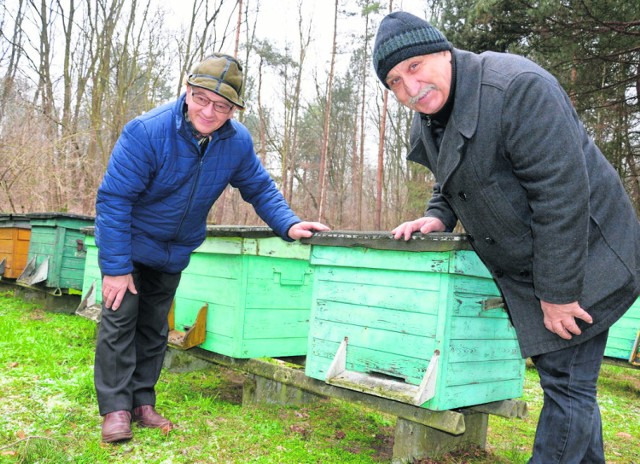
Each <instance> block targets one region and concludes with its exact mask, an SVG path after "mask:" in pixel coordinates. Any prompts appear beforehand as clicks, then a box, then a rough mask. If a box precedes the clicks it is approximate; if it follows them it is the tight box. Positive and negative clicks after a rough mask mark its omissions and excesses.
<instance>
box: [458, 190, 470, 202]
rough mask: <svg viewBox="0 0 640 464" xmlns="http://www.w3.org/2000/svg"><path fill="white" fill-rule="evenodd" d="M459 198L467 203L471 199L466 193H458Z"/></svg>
mask: <svg viewBox="0 0 640 464" xmlns="http://www.w3.org/2000/svg"><path fill="white" fill-rule="evenodd" d="M458 197H460V199H461V200H462V201H467V199H468V198H469V197H468V196H467V193H466V192H458Z"/></svg>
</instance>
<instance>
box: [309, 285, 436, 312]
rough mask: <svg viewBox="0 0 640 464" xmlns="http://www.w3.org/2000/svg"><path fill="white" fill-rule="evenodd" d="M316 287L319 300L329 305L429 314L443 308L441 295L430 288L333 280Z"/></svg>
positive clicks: (316, 297)
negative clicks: (384, 285)
mask: <svg viewBox="0 0 640 464" xmlns="http://www.w3.org/2000/svg"><path fill="white" fill-rule="evenodd" d="M316 286H317V288H316V289H315V290H316V291H315V301H316V302H317V303H319V302H321V301H323V302H325V303H324V304H326V305H327V307H329V308H331V304H332V303H346V304H352V305H362V306H366V307H377V308H387V309H393V310H397V311H402V312H416V313H425V314H438V313H439V311H440V307H439V304H440V299H439V294H438V293H436V292H433V291H429V290H420V289H409V288H393V289H390V288H386V287H379V286H375V285H367V284H354V283H349V282H332V283H331V285H321V284H319V283H317V284H316Z"/></svg>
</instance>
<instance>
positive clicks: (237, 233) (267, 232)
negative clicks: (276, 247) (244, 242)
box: [207, 225, 277, 238]
mask: <svg viewBox="0 0 640 464" xmlns="http://www.w3.org/2000/svg"><path fill="white" fill-rule="evenodd" d="M207 237H242V238H270V237H277V235H276V234H275V232H274V231H273V230H272V229H271V228H269V227H266V226H234V225H220V226H211V225H208V226H207Z"/></svg>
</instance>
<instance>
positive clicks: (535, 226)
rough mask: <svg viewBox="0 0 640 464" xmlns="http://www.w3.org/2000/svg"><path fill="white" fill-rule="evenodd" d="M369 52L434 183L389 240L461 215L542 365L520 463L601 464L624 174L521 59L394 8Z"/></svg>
mask: <svg viewBox="0 0 640 464" xmlns="http://www.w3.org/2000/svg"><path fill="white" fill-rule="evenodd" d="M373 61H374V68H375V70H376V73H377V75H378V77H379V79H380V80H381V81H382V83H383V84H384V85H385V86H386V87H387V88H389V89H390V90H391V91H392V92H393V93H394V94H395V96H396V98H397V99H398V101H399V102H400V103H402V104H404V105H406V106H407V107H409V108H411V109H413V110H414V111H415V115H414V120H413V126H412V130H411V140H410V142H411V151H410V153H409V156H408V159H410V160H412V161H415V162H418V163H420V164H423V165H425V166H426V167H428V168H429V169H430V170H431V171H432V172H433V173H434V175H435V179H436V184H435V186H434V189H433V195H432V198H431V199H430V200H429V203H428V205H427V209H426V212H425V215H424V217H422V218H419V219H416V220H414V221H409V222H405V223H403V224H401V225H400V226H398V227H397V228H395V229H394V230H393V234H394V237H395V238H396V239H404V240H408V239H409V238H410V237H411V234H412V233H414V232H421V233H425V234H426V233H429V232H442V231H452V230H453V228H454V227H455V225H456V223H457V221H458V220H459V221H460V222H461V223H462V225H463V226H464V228H465V231H466V232H467V233H468V234H469V240H470V241H471V243H472V245H473V247H474V249H475V250H476V252H477V253H478V255H479V256H480V258H481V259H482V260H483V261H484V263H485V264H486V265H487V267H488V268H489V270H490V271H491V272H492V275H493V277H494V279H495V281H496V283H497V284H498V286H499V287H500V290H501V292H502V294H503V297H504V300H505V302H506V305H507V308H508V311H509V314H510V317H511V320H512V322H513V325H514V327H515V329H516V332H517V335H518V341H519V344H520V350H521V353H522V356H523V357H531V359H532V360H533V362H534V364H535V366H536V368H537V370H538V373H539V374H540V384H541V386H542V388H543V391H544V406H543V408H542V412H541V415H540V421H539V423H538V427H537V431H536V437H535V441H534V445H533V454H532V457H531V460H530V461H529V462H530V463H541V464H551V463H603V462H605V460H604V449H603V448H604V447H603V443H602V427H601V420H600V412H599V408H598V403H597V399H596V382H597V379H598V374H599V371H600V365H601V361H602V357H603V353H604V349H605V345H606V341H607V334H608V329H609V327H610V326H611V325H612V324H613V323H614V322H615V321H616V320H618V319H619V318H620V316H622V315H623V314H624V312H625V311H626V310H627V309H628V308H629V306H631V304H632V303H633V302H634V301H635V299H636V298H637V297H638V294H639V293H640V280H639V273H638V267H639V266H640V225H639V222H638V219H637V216H636V213H635V211H634V208H633V206H632V204H631V202H630V200H629V197H628V196H627V194H626V192H625V190H624V187H623V186H622V183H621V181H620V178H619V177H618V175H617V173H616V172H615V170H614V169H613V167H612V166H611V165H610V164H609V163H608V162H607V160H606V158H605V157H604V156H603V154H602V153H601V152H600V150H599V149H598V147H597V146H596V145H595V144H594V142H593V140H592V139H591V138H590V137H589V135H588V134H587V132H586V130H585V128H584V127H583V125H582V123H581V122H580V120H579V119H578V116H577V114H576V112H575V110H574V108H573V106H572V104H571V101H570V100H569V98H568V96H567V94H566V93H565V92H564V90H563V89H562V87H561V86H560V84H559V83H558V82H557V81H556V79H555V78H554V77H553V76H552V75H551V74H549V73H548V72H546V71H545V70H543V69H542V68H540V67H539V66H538V65H536V64H535V63H533V62H531V61H529V60H527V59H525V58H522V57H518V56H514V55H509V54H502V53H492V52H486V53H482V54H479V55H478V54H474V53H470V52H466V51H463V50H459V49H455V48H453V47H452V45H451V44H450V43H449V42H448V41H447V40H446V38H445V37H444V35H443V34H442V33H441V32H440V31H438V30H437V29H436V28H434V27H433V26H431V25H430V24H429V23H428V22H426V21H424V20H422V19H420V18H418V17H416V16H413V15H411V14H409V13H405V12H394V13H391V14H389V15H388V16H386V17H385V18H384V19H383V21H382V22H381V24H380V27H379V29H378V32H377V36H376V40H375V45H374V51H373Z"/></svg>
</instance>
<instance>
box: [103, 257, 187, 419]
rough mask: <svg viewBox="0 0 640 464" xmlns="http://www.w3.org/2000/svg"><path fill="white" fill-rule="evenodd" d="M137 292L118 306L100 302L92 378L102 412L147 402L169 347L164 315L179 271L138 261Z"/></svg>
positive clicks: (152, 401)
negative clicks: (145, 264)
mask: <svg viewBox="0 0 640 464" xmlns="http://www.w3.org/2000/svg"><path fill="white" fill-rule="evenodd" d="M133 280H134V283H135V286H136V290H137V291H138V294H137V295H134V294H132V293H130V292H128V291H127V293H126V295H125V297H124V298H123V300H122V303H121V305H120V307H119V308H118V309H117V310H116V311H112V310H111V309H108V308H105V307H104V305H103V306H102V319H101V321H100V330H99V332H98V341H97V345H96V357H95V370H94V382H95V387H96V393H97V396H98V407H99V410H100V415H103V416H104V415H105V414H107V413H109V412H113V411H120V410H126V411H130V410H132V409H133V408H136V407H138V406H142V405H145V404H150V405H153V406H155V403H156V393H155V385H156V382H157V381H158V377H160V370H161V369H162V363H163V361H164V355H165V352H166V349H167V336H168V334H169V324H168V320H167V317H168V314H169V310H170V308H171V303H172V302H173V298H174V296H175V293H176V288H177V287H178V284H179V283H180V273H178V274H167V273H165V272H160V271H156V270H154V269H151V268H148V267H145V266H141V265H136V266H135V268H134V271H133Z"/></svg>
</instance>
